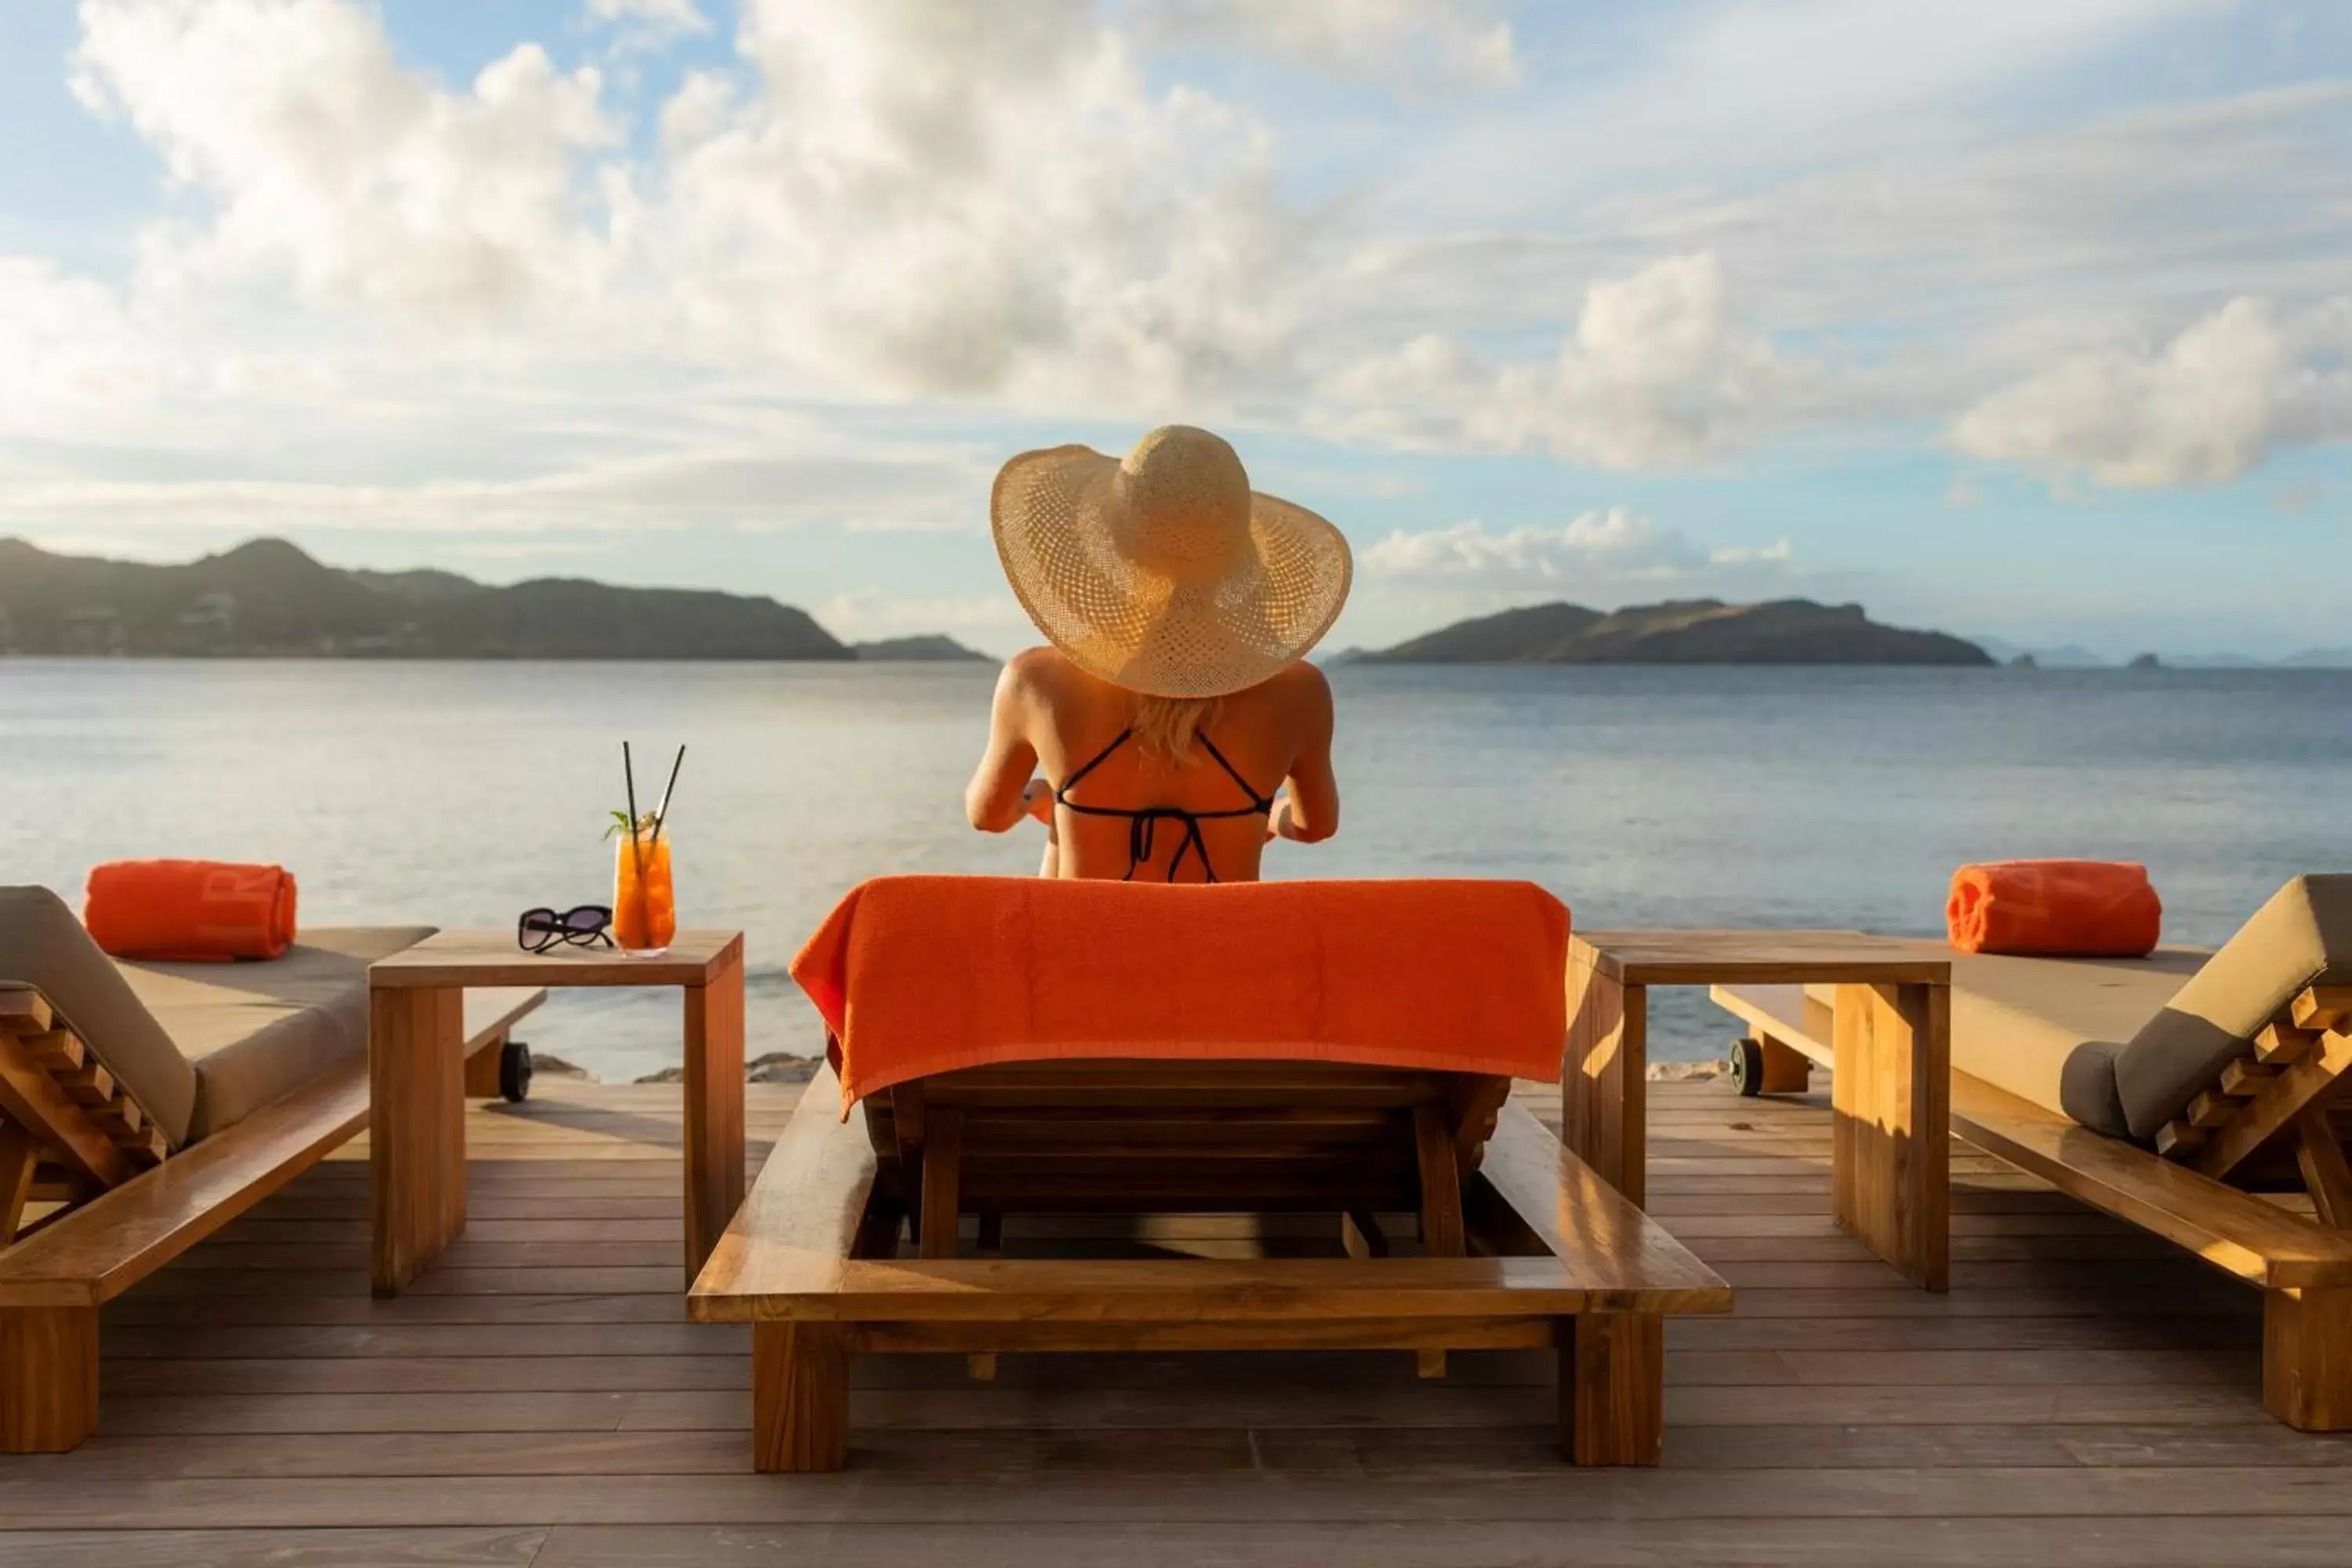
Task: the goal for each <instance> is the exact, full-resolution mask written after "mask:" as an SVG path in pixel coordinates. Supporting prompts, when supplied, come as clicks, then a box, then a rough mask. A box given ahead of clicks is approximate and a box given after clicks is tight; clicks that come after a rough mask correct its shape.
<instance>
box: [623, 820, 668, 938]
mask: <svg viewBox="0 0 2352 1568" xmlns="http://www.w3.org/2000/svg"><path fill="white" fill-rule="evenodd" d="M614 847H615V848H616V849H617V850H618V851H619V855H618V858H616V859H615V860H614V864H613V941H614V942H615V943H616V944H618V945H619V947H620V948H621V949H622V951H623V952H638V953H646V954H648V955H650V954H653V953H657V952H666V951H667V949H668V947H669V944H670V939H671V938H673V937H675V936H676V935H677V895H676V894H675V893H674V892H673V891H672V890H671V889H670V880H669V835H668V834H667V832H665V833H663V834H662V835H661V837H654V828H653V824H652V823H651V822H650V821H648V822H647V823H646V824H645V825H644V826H640V827H639V828H638V829H637V831H636V833H635V837H634V838H633V837H631V836H630V835H628V834H623V835H622V836H621V839H620V842H619V843H618V844H617V845H616V846H614Z"/></svg>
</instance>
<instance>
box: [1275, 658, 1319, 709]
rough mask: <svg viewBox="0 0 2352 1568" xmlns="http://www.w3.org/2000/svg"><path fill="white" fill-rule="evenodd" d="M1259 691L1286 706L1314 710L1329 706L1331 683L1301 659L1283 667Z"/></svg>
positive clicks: (1316, 669) (1315, 668) (1317, 669)
mask: <svg viewBox="0 0 2352 1568" xmlns="http://www.w3.org/2000/svg"><path fill="white" fill-rule="evenodd" d="M1259 689H1260V690H1262V691H1264V692H1265V694H1266V695H1267V696H1268V697H1271V698H1273V699H1274V700H1276V701H1277V702H1280V703H1283V704H1285V705H1286V706H1292V707H1303V708H1307V709H1316V708H1328V707H1329V706H1330V705H1331V683H1330V682H1329V681H1328V680H1327V679H1324V676H1323V671H1322V670H1321V669H1319V668H1317V667H1316V666H1314V665H1311V664H1309V663H1307V661H1306V660H1305V659H1303V658H1302V659H1298V660H1296V661H1295V662H1293V663H1290V664H1287V665H1285V666H1284V667H1283V668H1281V669H1280V670H1278V671H1276V673H1275V674H1274V675H1272V676H1270V677H1268V678H1267V679H1265V682H1264V683H1263V684H1262V685H1261V686H1260V687H1259Z"/></svg>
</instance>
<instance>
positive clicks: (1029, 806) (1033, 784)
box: [1021, 779, 1054, 827]
mask: <svg viewBox="0 0 2352 1568" xmlns="http://www.w3.org/2000/svg"><path fill="white" fill-rule="evenodd" d="M1021 809H1022V810H1024V811H1025V812H1027V813H1028V814H1029V815H1030V816H1034V817H1035V818H1036V819H1037V820H1038V821H1040V822H1042V823H1044V824H1045V826H1048V827H1051V826H1053V825H1054V786H1053V785H1052V784H1047V783H1046V782H1045V780H1044V779H1031V780H1030V781H1029V782H1028V784H1024V786H1023V787H1022V790H1021Z"/></svg>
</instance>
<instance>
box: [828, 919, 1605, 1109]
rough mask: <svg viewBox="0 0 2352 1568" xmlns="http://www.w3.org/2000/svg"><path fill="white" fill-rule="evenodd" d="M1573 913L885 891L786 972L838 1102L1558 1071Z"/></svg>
mask: <svg viewBox="0 0 2352 1568" xmlns="http://www.w3.org/2000/svg"><path fill="white" fill-rule="evenodd" d="M1568 930H1569V914H1568V910H1567V909H1566V907H1565V906H1563V905H1562V904H1561V903H1560V902H1559V900H1557V899H1555V898H1553V897H1552V896H1551V895H1550V894H1549V893H1547V892H1545V891H1544V890H1543V889H1540V888H1538V887H1536V886H1534V885H1533V884H1532V883H1527V882H1483V881H1364V882H1233V883H1224V884H1221V885H1214V886H1186V885H1177V886H1169V885H1167V884H1150V885H1146V884H1141V883H1132V882H1109V881H1078V880H1067V881H1062V880H1054V879H1039V878H1029V877H884V878H879V879H876V880H874V881H870V882H866V883H864V884H861V885H860V886H858V887H856V888H855V889H851V891H850V892H849V894H848V896H847V897H845V898H844V899H843V900H841V902H840V904H839V905H838V906H836V907H835V910H834V911H833V913H832V914H831V915H829V916H828V917H826V919H825V921H824V925H823V926H821V927H820V928H819V929H818V931H817V932H816V934H815V935H814V936H813V937H811V938H810V939H809V942H808V945H807V946H806V947H803V949H802V950H801V952H800V955H799V956H798V957H797V958H795V959H793V979H795V980H797V981H798V982H800V985H801V989H802V990H803V991H805V992H807V993H808V995H809V999H810V1000H811V1001H812V1002H814V1003H815V1004H816V1008H817V1011H818V1012H819V1013H821V1014H823V1015H824V1021H825V1026H826V1027H827V1028H828V1029H830V1030H831V1031H832V1035H833V1053H834V1065H835V1068H838V1069H839V1071H840V1074H841V1092H842V1108H843V1112H844V1114H846V1113H847V1110H848V1108H849V1107H850V1106H851V1105H854V1104H855V1103H856V1101H857V1100H860V1099H862V1098H863V1097H865V1096H866V1095H868V1094H871V1093H872V1092H873V1091H874V1090H876V1089H887V1088H888V1087H889V1086H890V1085H892V1084H897V1083H903V1082H906V1081H907V1080H908V1079H917V1078H922V1077H925V1076H927V1075H929V1074H931V1073H939V1072H949V1071H952V1070H954V1069H956V1068H969V1067H980V1066H984V1065H987V1064H990V1063H994V1062H1017V1061H1041V1060H1051V1059H1056V1058H1082V1057H1098V1058H1171V1059H1173V1058H1193V1059H1201V1058H1215V1059H1223V1060H1293V1061H1296V1060H1308V1061H1339V1062H1353V1063H1358V1064H1361V1065H1365V1066H1373V1067H1406V1068H1433V1069H1438V1070H1443V1071H1451V1072H1470V1073H1507V1074H1509V1075H1511V1076H1514V1077H1517V1078H1532V1079H1552V1078H1556V1077H1558V1076H1559V1062H1560V1052H1561V1048H1562V1047H1563V1045H1564V1043H1565V1039H1566V1036H1567V1029H1568V1023H1567V984H1566V983H1567V964H1568Z"/></svg>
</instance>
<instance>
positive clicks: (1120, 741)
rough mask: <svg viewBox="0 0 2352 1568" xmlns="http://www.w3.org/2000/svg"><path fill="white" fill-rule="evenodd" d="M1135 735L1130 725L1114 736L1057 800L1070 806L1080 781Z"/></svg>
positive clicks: (1066, 783)
mask: <svg viewBox="0 0 2352 1568" xmlns="http://www.w3.org/2000/svg"><path fill="white" fill-rule="evenodd" d="M1134 733H1135V726H1133V725H1132V724H1130V725H1129V726H1128V727H1127V728H1126V729H1124V730H1121V731H1119V732H1118V734H1117V735H1115V736H1113V737H1112V739H1111V742H1110V744H1109V745H1108V746H1105V747H1104V748H1103V749H1102V750H1101V751H1099V752H1096V753H1095V755H1094V760H1093V761H1092V762H1090V763H1087V765H1086V766H1085V767H1082V768H1080V769H1079V770H1078V771H1077V772H1076V773H1072V774H1071V775H1070V776H1069V777H1068V778H1066V779H1064V780H1063V781H1062V787H1061V788H1059V789H1057V790H1055V792H1054V798H1055V801H1057V802H1059V803H1060V804H1061V805H1069V804H1070V801H1069V794H1070V792H1071V791H1072V790H1074V789H1076V788H1077V787H1078V781H1079V780H1080V779H1083V778H1085V777H1086V776H1087V774H1088V773H1092V772H1094V771H1095V770H1096V769H1097V768H1098V767H1100V766H1102V765H1103V763H1106V762H1108V761H1109V760H1110V754H1111V753H1112V752H1116V751H1118V749H1119V748H1120V747H1121V746H1124V745H1126V744H1127V738H1128V737H1129V735H1132V734H1134ZM1244 787H1246V786H1244Z"/></svg>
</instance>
